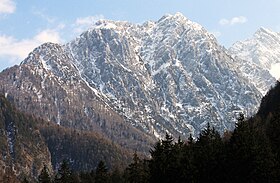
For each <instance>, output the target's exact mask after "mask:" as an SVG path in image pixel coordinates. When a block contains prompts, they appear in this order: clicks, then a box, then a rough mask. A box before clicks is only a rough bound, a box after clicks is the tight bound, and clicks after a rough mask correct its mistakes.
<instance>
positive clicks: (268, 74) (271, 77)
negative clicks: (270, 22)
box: [229, 27, 280, 94]
mask: <svg viewBox="0 0 280 183" xmlns="http://www.w3.org/2000/svg"><path fill="white" fill-rule="evenodd" d="M229 52H230V53H231V54H232V55H234V56H236V57H238V58H240V59H242V60H243V62H238V63H239V64H240V65H239V67H240V68H243V69H244V72H245V74H247V75H248V77H249V78H251V80H252V82H253V83H254V84H255V85H256V86H257V88H258V89H259V90H260V91H261V92H262V93H263V94H265V93H266V92H267V91H268V90H269V88H270V87H271V86H273V85H274V84H275V79H278V78H279V77H280V72H279V68H280V67H279V65H280V60H279V58H280V34H279V33H277V32H273V31H271V30H270V29H267V28H263V27H261V28H260V29H259V30H257V31H256V33H255V34H254V35H253V36H252V37H251V38H249V39H247V40H245V41H238V42H236V43H234V44H233V46H232V47H231V48H230V49H229ZM245 68H246V69H245ZM249 68H251V69H249ZM264 78H266V79H264ZM260 83H261V84H260Z"/></svg>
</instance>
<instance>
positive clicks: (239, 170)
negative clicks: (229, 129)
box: [229, 116, 275, 182]
mask: <svg viewBox="0 0 280 183" xmlns="http://www.w3.org/2000/svg"><path fill="white" fill-rule="evenodd" d="M257 124H258V122H257V121H255V119H250V120H247V121H245V120H244V118H243V117H242V116H240V118H239V120H238V124H237V127H236V129H235V130H234V133H233V135H232V138H231V139H230V151H229V152H230V154H229V155H230V156H229V158H230V159H229V162H230V172H232V173H231V176H232V178H231V180H234V181H239V182H274V179H275V171H274V169H275V163H274V162H275V157H274V154H273V153H272V150H271V145H270V142H269V140H268V138H267V136H266V134H265V133H264V129H262V128H259V127H258V125H257Z"/></svg>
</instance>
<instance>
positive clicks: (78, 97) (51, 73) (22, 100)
mask: <svg viewBox="0 0 280 183" xmlns="http://www.w3.org/2000/svg"><path fill="white" fill-rule="evenodd" d="M0 81H1V89H2V91H3V93H5V94H6V96H8V98H9V99H10V100H11V101H12V102H13V103H14V104H15V105H16V106H17V107H18V108H19V109H21V110H23V111H25V112H27V113H32V114H34V115H36V116H39V117H42V118H43V119H45V120H47V121H51V122H55V123H57V124H58V125H63V126H65V127H71V128H76V129H81V130H88V131H95V132H97V133H100V134H103V135H104V137H107V138H110V139H111V140H113V141H116V142H117V143H118V144H120V145H123V146H124V147H129V148H132V149H135V150H139V151H146V152H147V151H148V150H149V145H150V143H152V142H153V139H150V138H149V137H146V135H145V134H144V133H142V132H140V131H139V130H137V129H135V128H134V127H132V126H131V125H129V124H126V123H125V122H124V121H123V119H122V117H121V116H119V114H117V113H116V112H114V111H113V110H112V109H111V108H110V106H108V105H107V104H106V103H105V102H104V101H102V98H101V96H102V95H101V94H99V92H98V91H97V90H96V89H94V88H92V87H90V86H89V84H88V83H87V82H86V81H84V79H83V78H81V77H80V73H79V71H78V70H77V68H76V67H75V65H73V64H72V61H71V57H69V56H68V55H67V54H66V52H65V51H64V48H63V47H62V46H61V45H58V44H52V43H46V44H43V45H41V46H40V47H38V48H36V49H35V50H34V51H33V52H32V53H30V54H29V56H28V57H27V58H26V59H25V60H24V61H23V62H22V63H21V65H20V66H15V67H13V68H11V69H8V70H5V71H3V73H2V74H1V76H0Z"/></svg>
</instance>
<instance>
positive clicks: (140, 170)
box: [126, 153, 149, 183]
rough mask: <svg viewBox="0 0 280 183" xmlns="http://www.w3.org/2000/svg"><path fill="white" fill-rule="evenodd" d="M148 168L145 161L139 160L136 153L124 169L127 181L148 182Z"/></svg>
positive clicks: (133, 182) (134, 182)
mask: <svg viewBox="0 0 280 183" xmlns="http://www.w3.org/2000/svg"><path fill="white" fill-rule="evenodd" d="M147 171H148V166H147V164H146V163H145V161H143V160H140V158H139V157H138V156H137V154H136V153H134V155H133V162H132V163H131V164H130V165H129V166H128V168H127V169H126V172H127V179H128V181H129V182H130V183H145V182H148V181H149V174H148V172H147Z"/></svg>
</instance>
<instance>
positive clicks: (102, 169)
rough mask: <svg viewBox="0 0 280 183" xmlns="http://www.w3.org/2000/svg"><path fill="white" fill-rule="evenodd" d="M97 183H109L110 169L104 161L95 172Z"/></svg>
mask: <svg viewBox="0 0 280 183" xmlns="http://www.w3.org/2000/svg"><path fill="white" fill-rule="evenodd" d="M95 182H96V183H107V182H109V175H108V169H107V167H106V165H105V163H104V161H100V162H99V163H98V166H97V168H96V171H95Z"/></svg>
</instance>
